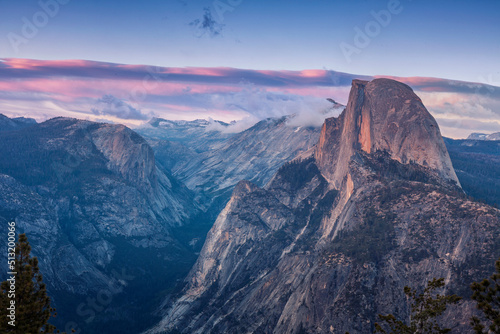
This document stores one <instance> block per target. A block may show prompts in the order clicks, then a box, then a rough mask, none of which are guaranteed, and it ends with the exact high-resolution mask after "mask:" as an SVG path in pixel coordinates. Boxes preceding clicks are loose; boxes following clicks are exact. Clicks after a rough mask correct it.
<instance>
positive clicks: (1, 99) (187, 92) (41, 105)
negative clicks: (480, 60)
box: [0, 59, 500, 137]
mask: <svg viewBox="0 0 500 334" xmlns="http://www.w3.org/2000/svg"><path fill="white" fill-rule="evenodd" d="M355 78H358V79H365V80H370V79H373V78H372V77H368V76H360V75H353V74H348V73H341V72H335V71H329V70H325V69H323V70H304V71H264V70H246V69H235V68H167V67H155V66H144V65H123V64H114V63H102V62H93V61H84V60H66V61H41V60H31V59H3V60H2V61H0V113H5V114H6V115H9V116H30V117H35V118H37V119H38V120H45V119H47V118H50V117H55V116H69V117H78V118H84V119H91V120H102V121H104V120H109V121H112V122H120V123H124V124H127V125H130V126H134V125H139V124H141V123H143V122H144V121H145V120H148V119H149V118H151V117H152V116H158V117H164V118H170V119H187V120H191V119H196V118H205V119H206V118H209V117H211V118H213V119H218V120H222V121H226V122H230V121H232V120H245V122H246V123H248V124H250V123H252V122H255V121H258V120H260V119H263V118H267V117H276V116H283V115H288V114H297V115H298V117H296V121H297V122H299V123H300V124H297V125H318V124H321V122H322V121H323V119H324V117H326V116H325V114H323V113H322V112H324V111H325V110H326V109H328V108H329V106H330V105H329V104H330V102H327V101H326V98H333V99H335V100H336V101H339V102H340V103H344V104H345V103H346V101H347V97H348V93H349V89H350V85H351V81H352V80H353V79H355ZM394 79H396V80H399V81H402V82H404V83H406V84H408V85H410V86H411V87H412V88H413V89H414V90H415V91H416V93H417V94H418V95H419V96H420V97H421V98H422V100H423V102H424V104H425V105H426V107H427V108H428V109H429V111H430V112H431V113H432V114H433V115H434V116H435V117H436V118H437V120H438V123H439V124H440V125H441V128H442V132H443V133H444V135H447V136H452V137H466V136H467V135H468V134H469V133H470V132H493V131H500V88H499V87H496V86H492V85H485V84H478V83H469V82H460V81H452V80H445V79H437V78H422V77H418V78H394Z"/></svg>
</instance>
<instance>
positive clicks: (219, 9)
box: [0, 0, 500, 138]
mask: <svg viewBox="0 0 500 334" xmlns="http://www.w3.org/2000/svg"><path fill="white" fill-rule="evenodd" d="M0 9H1V11H0V58H1V59H4V61H3V62H2V63H1V64H0V86H2V87H3V89H2V91H1V92H0V113H4V114H6V115H9V116H31V117H35V118H37V119H38V120H44V119H46V118H50V117H54V116H56V115H64V116H72V117H79V118H88V119H92V120H102V121H112V122H121V123H125V124H127V125H130V126H134V125H138V124H139V123H141V122H144V121H146V120H147V119H149V118H150V117H152V116H157V117H166V118H173V119H194V118H207V117H211V118H215V119H221V120H225V121H229V120H233V119H236V120H239V119H245V118H248V119H251V120H257V119H260V118H263V117H269V116H275V115H281V114H283V113H289V112H306V111H307V110H312V109H316V110H321V109H322V108H325V107H327V106H328V105H327V104H325V99H326V98H327V97H330V98H333V99H335V100H339V101H341V102H345V100H346V98H347V94H348V91H349V85H350V80H351V79H352V78H359V77H361V78H365V79H370V78H373V77H378V76H385V77H396V78H406V79H401V80H403V81H406V82H407V83H408V84H409V85H410V86H411V87H413V88H414V89H415V91H416V92H417V94H418V95H419V96H420V97H421V98H422V99H423V101H424V103H425V104H426V106H427V108H428V109H429V111H431V113H432V114H433V115H434V116H435V117H436V119H437V120H438V123H439V124H440V127H441V129H442V132H443V134H445V135H448V136H451V137H457V138H459V137H464V136H467V134H468V133H470V132H486V133H490V132H494V131H500V116H499V115H500V108H499V105H500V102H499V101H500V97H499V96H498V87H500V62H499V61H498V59H499V57H498V55H499V54H500V38H499V37H498V36H500V20H499V14H498V13H500V1H484V0H483V1H464V0H443V1H426V0H413V1H412V0H401V1H398V0H388V1H375V0H371V1H368V0H366V1H362V0H349V1H347V0H346V1H340V0H337V1H335V0H289V1H286V2H285V1H276V0H267V1H260V0H252V1H250V0H207V1H203V0H200V1H189V0H149V1H141V2H139V1H105V0H101V1H95V0H86V1H82V0H40V1H32V0H24V1H12V0H0ZM68 60H69V61H68ZM151 71H153V73H151ZM155 71H156V72H155ZM346 73H350V74H346ZM160 74H161V75H160ZM146 76H149V79H148V80H150V81H151V83H150V84H149V85H148V84H146V86H147V87H144V77H146ZM158 77H161V79H160V80H158ZM432 78H440V79H442V81H439V84H436V82H437V81H433V80H434V79H432ZM436 80H437V79H436ZM467 82H468V84H467ZM477 83H482V84H484V85H477ZM443 87H446V88H444V89H443ZM465 87H469V88H468V89H465ZM471 87H472V88H471ZM137 94H142V96H137ZM311 117H312V116H311Z"/></svg>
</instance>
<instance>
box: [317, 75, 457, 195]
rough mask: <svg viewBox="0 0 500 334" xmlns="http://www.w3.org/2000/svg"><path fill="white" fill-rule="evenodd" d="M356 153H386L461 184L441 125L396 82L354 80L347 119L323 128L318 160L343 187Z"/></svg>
mask: <svg viewBox="0 0 500 334" xmlns="http://www.w3.org/2000/svg"><path fill="white" fill-rule="evenodd" d="M356 150H362V151H364V152H366V153H373V152H376V151H386V152H388V153H389V155H390V157H391V159H394V160H396V161H399V162H401V163H403V164H408V163H410V162H413V163H417V164H420V165H422V166H426V167H430V168H432V169H435V170H437V171H439V173H440V174H441V175H442V176H443V177H444V178H447V179H450V180H452V181H455V182H457V183H458V179H457V177H456V175H455V171H454V170H453V166H452V164H451V160H450V157H449V155H448V152H447V150H446V146H445V144H444V142H443V139H442V137H441V133H440V131H439V127H438V125H437V123H436V121H435V120H434V118H433V117H432V116H431V114H430V113H429V112H428V111H427V109H426V108H425V107H424V105H423V104H422V101H421V100H420V98H419V97H418V96H417V95H415V93H414V92H413V91H412V89H411V88H410V87H408V86H407V85H405V84H403V83H400V82H397V81H394V80H389V79H375V80H373V81H370V82H367V81H362V80H354V81H353V84H352V88H351V92H350V95H349V103H348V105H347V108H346V109H345V111H344V113H343V114H342V115H341V116H340V117H339V118H331V119H328V120H327V121H326V122H325V124H324V125H323V128H322V131H321V137H320V140H319V143H318V148H317V151H316V156H315V158H316V160H317V161H318V166H319V167H320V169H321V171H322V173H323V174H324V175H325V176H326V177H327V178H328V179H329V180H331V181H332V182H333V183H334V184H335V185H337V186H338V185H339V184H340V182H341V180H342V179H343V178H344V177H345V175H346V171H347V166H348V164H349V161H350V158H351V156H352V155H353V154H354V152H355V151H356Z"/></svg>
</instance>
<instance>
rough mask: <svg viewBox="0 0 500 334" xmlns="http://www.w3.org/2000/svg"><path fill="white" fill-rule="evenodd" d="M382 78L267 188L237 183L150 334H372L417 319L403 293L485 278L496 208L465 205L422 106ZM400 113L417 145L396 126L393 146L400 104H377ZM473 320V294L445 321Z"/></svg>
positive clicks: (360, 90)
mask: <svg viewBox="0 0 500 334" xmlns="http://www.w3.org/2000/svg"><path fill="white" fill-rule="evenodd" d="M377 80H380V79H377ZM374 81H375V80H374ZM374 81H372V82H370V83H366V82H361V81H354V82H353V88H352V90H351V94H350V100H349V104H348V106H347V108H346V110H345V111H344V113H343V114H341V115H340V116H339V117H338V118H335V119H327V120H326V121H325V125H324V126H323V129H322V133H321V139H320V140H319V142H318V145H317V147H316V152H315V153H314V154H312V155H309V157H306V158H304V159H296V160H295V161H292V162H290V163H288V164H285V165H284V166H282V167H281V168H280V169H279V170H278V172H277V173H276V174H275V176H274V177H273V178H272V179H271V181H269V183H268V184H267V185H266V186H265V187H264V188H259V187H257V186H255V185H252V184H251V183H249V182H248V181H241V182H240V183H238V185H237V186H236V188H235V190H234V192H233V196H232V197H231V199H230V201H229V202H228V203H227V205H226V207H225V208H224V210H223V211H222V212H221V214H220V215H219V217H218V218H217V221H216V223H215V224H214V226H213V227H212V229H211V230H210V232H209V235H208V236H207V240H206V242H205V245H204V246H203V249H202V252H201V253H200V256H199V258H198V261H197V263H196V264H195V266H194V267H193V269H192V270H191V273H190V274H189V276H188V277H187V279H186V280H185V287H184V289H183V291H182V292H181V294H180V295H179V297H178V298H177V299H175V300H174V301H173V302H172V303H171V304H169V306H168V307H167V308H166V309H165V310H164V311H163V319H162V321H161V322H160V323H159V324H158V325H157V326H155V327H154V328H153V329H151V330H150V331H148V332H147V333H170V332H172V333H174V332H177V331H178V332H181V333H200V334H201V333H214V334H215V333H221V332H224V333H241V332H247V333H276V334H278V333H279V334H281V333H283V334H284V333H297V332H298V331H299V329H303V330H305V331H307V332H313V333H339V332H345V331H350V332H351V333H368V332H372V331H373V329H374V323H375V322H376V321H378V319H377V314H379V313H380V314H387V313H394V314H396V316H400V317H406V316H408V312H409V305H408V304H407V300H406V298H405V296H404V293H403V291H402V290H403V287H404V286H412V287H421V286H422V284H424V282H426V281H427V280H430V279H432V278H433V277H445V278H446V283H447V286H446V289H447V290H451V291H458V290H460V292H463V287H464V286H465V287H467V283H465V282H468V283H470V282H471V281H472V280H474V279H476V280H477V279H479V278H481V277H484V276H485V275H486V274H488V273H489V271H490V270H491V269H492V263H493V262H494V260H495V259H496V258H495V254H497V253H498V252H499V251H500V237H499V233H498V231H499V227H500V211H499V210H497V209H495V208H492V207H489V206H486V205H484V204H480V203H475V202H473V201H470V200H468V199H467V198H466V197H465V195H464V193H463V191H462V190H461V188H460V186H459V184H458V182H457V178H456V176H455V174H454V172H452V170H450V167H452V166H451V162H450V161H449V156H448V153H447V151H446V148H445V147H444V143H443V139H442V138H441V135H440V133H439V129H438V128H434V124H435V121H434V120H433V118H432V116H431V115H430V114H429V113H428V112H427V111H426V110H425V107H423V105H421V101H420V99H419V98H418V97H416V95H414V94H413V92H411V90H410V91H408V90H407V88H405V87H402V86H401V84H400V83H397V82H395V81H392V80H386V79H384V81H376V82H374ZM361 86H365V87H366V86H368V91H367V94H366V96H367V97H368V99H365V97H366V96H364V94H365V88H364V87H361ZM377 86H379V87H380V86H383V89H382V90H378V89H377V88H379V87H377ZM406 87H407V86H406ZM370 90H372V91H370ZM401 90H403V93H404V94H402V92H401ZM379 93H380V94H379ZM406 94H412V95H411V98H410V101H409V102H407V100H408V99H407V98H406ZM377 98H378V99H380V101H374V99H377ZM390 99H393V100H394V101H389V100H390ZM367 101H368V105H365V103H366V102H367ZM393 105H396V106H398V107H397V110H395V112H396V113H398V112H401V111H402V114H403V115H408V113H410V114H411V113H412V112H414V113H416V117H417V120H419V117H420V120H419V121H418V122H417V124H420V125H421V127H422V129H420V130H419V132H418V133H417V134H416V136H414V137H411V138H410V139H412V138H420V136H421V135H422V136H423V138H424V139H423V141H422V142H414V143H413V144H415V145H420V148H419V147H417V149H416V150H415V151H412V145H411V144H412V143H405V140H404V138H400V137H398V131H399V130H398V131H394V133H392V134H389V135H390V136H389V137H385V138H386V139H387V141H386V142H384V141H383V139H384V137H383V134H380V133H378V132H380V130H381V129H383V128H384V125H389V126H390V124H392V123H390V122H385V120H382V122H379V121H380V119H377V117H381V118H383V117H386V118H388V120H390V117H389V116H388V115H389V114H390V113H391V112H390V110H391V108H379V109H382V110H381V111H380V112H379V113H378V114H377V113H373V112H372V111H373V110H372V108H374V110H376V111H377V110H379V109H377V108H378V107H380V106H393ZM408 105H409V106H410V107H409V108H408ZM359 116H361V117H359ZM363 116H364V117H365V118H364V120H363ZM370 117H371V118H370ZM372 121H373V123H372ZM412 121H414V119H413V118H409V119H406V120H405V119H404V117H403V118H402V122H401V123H399V124H397V125H398V129H403V130H405V129H411V128H412V123H409V122H412ZM405 122H406V123H405ZM419 122H420V123H419ZM367 124H368V125H367ZM380 124H382V125H380ZM345 129H348V130H345ZM428 138H431V139H430V140H429V139H428ZM391 140H392V141H391ZM394 143H397V144H398V145H396V146H394V145H392V144H394ZM401 143H402V144H401ZM399 144H401V145H399ZM401 147H402V148H403V149H400V148H401ZM422 147H423V148H429V150H430V152H428V153H427V152H425V150H422V149H421V148H422ZM443 147H444V152H443V151H442V150H443ZM380 148H382V149H380ZM403 153H404V154H406V157H405V156H404V154H403ZM340 157H342V159H341V158H340ZM343 158H345V159H347V160H348V161H347V163H346V162H345V161H344V160H343ZM479 255H481V257H479ZM472 262H474V264H473V265H472ZM472 312H474V307H473V303H472V302H471V301H470V300H468V299H464V300H463V301H462V302H461V303H460V304H459V305H458V306H457V307H456V308H454V309H453V313H451V312H448V313H446V314H445V315H444V316H443V317H442V319H441V320H442V321H443V322H444V323H446V324H449V325H454V326H458V327H457V328H459V329H458V330H459V331H461V332H463V333H466V332H468V322H469V320H468V319H469V318H468V317H470V314H471V313H472ZM469 331H470V330H469Z"/></svg>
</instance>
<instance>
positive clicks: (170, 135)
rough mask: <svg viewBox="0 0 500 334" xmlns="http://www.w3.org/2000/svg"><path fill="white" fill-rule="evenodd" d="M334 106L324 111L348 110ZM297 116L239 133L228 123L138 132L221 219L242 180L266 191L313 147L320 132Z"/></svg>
mask: <svg viewBox="0 0 500 334" xmlns="http://www.w3.org/2000/svg"><path fill="white" fill-rule="evenodd" d="M330 100H331V99H330ZM330 102H332V104H333V106H332V107H331V109H328V110H327V111H325V112H329V113H331V112H335V111H336V112H337V113H340V111H341V109H343V108H344V106H342V105H341V104H338V103H337V102H335V101H334V100H331V101H330ZM296 117H297V116H295V115H290V116H284V117H280V118H268V119H265V120H262V121H260V122H258V123H257V124H255V125H254V126H252V127H250V128H249V129H247V130H245V131H241V132H237V133H226V132H224V131H222V130H224V128H227V127H228V126H229V124H227V123H223V122H218V121H212V122H208V121H203V120H196V121H191V122H187V121H184V122H180V121H166V120H162V121H158V120H156V119H154V120H152V121H150V124H152V126H153V127H155V129H154V130H152V129H151V128H150V127H147V126H146V127H143V128H141V129H139V130H138V132H139V133H141V134H142V135H143V136H144V137H145V138H147V140H148V141H149V142H150V144H151V146H152V147H153V150H154V151H155V155H156V158H157V160H158V162H159V163H160V164H162V165H163V166H165V167H166V168H169V169H170V170H171V171H172V174H173V175H174V176H175V177H177V178H178V179H179V180H180V181H182V182H183V183H184V184H185V185H186V186H187V187H188V188H189V189H190V190H192V191H194V192H195V193H197V194H199V196H200V197H201V198H203V199H204V201H205V202H206V203H208V204H207V205H208V206H209V207H211V211H212V212H215V213H216V214H218V213H219V211H220V210H221V209H222V208H223V206H224V205H225V203H226V202H227V200H228V199H229V197H230V194H231V192H232V190H233V189H234V187H235V186H236V184H237V183H238V182H239V181H241V180H250V181H252V182H254V183H255V184H257V185H259V186H263V185H265V184H266V183H267V182H268V181H269V180H270V179H271V177H272V176H273V175H274V174H275V173H276V171H277V170H278V168H279V167H280V166H281V165H282V164H283V163H285V162H288V161H290V160H292V159H294V158H295V157H297V156H298V155H300V154H303V153H304V152H306V151H307V150H309V149H311V148H312V147H313V146H314V144H315V143H316V142H317V141H318V139H319V136H320V131H321V127H315V126H301V125H299V124H300V121H299V120H297V119H296ZM214 123H217V124H220V127H217V126H213V124H214ZM187 134H188V135H187ZM200 200H201V201H203V200H202V199H200Z"/></svg>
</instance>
